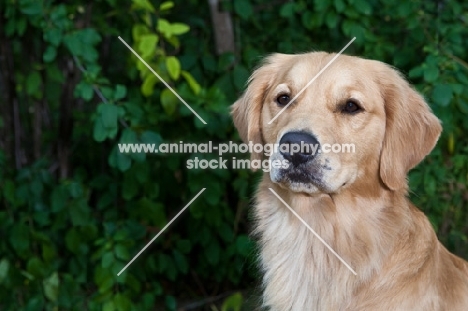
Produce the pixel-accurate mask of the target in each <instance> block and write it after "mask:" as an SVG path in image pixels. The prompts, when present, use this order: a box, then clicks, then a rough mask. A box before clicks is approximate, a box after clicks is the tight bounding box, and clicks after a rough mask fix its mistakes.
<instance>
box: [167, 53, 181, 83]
mask: <svg viewBox="0 0 468 311" xmlns="http://www.w3.org/2000/svg"><path fill="white" fill-rule="evenodd" d="M166 68H167V71H168V72H169V75H170V76H171V78H172V80H177V79H179V76H180V62H179V60H178V59H177V57H175V56H168V57H167V58H166Z"/></svg>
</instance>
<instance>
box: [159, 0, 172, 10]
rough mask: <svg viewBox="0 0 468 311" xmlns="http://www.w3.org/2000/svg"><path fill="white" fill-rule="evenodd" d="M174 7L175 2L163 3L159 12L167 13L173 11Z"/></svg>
mask: <svg viewBox="0 0 468 311" xmlns="http://www.w3.org/2000/svg"><path fill="white" fill-rule="evenodd" d="M173 7H174V2H172V1H164V2H163V3H161V5H160V6H159V10H160V11H166V10H169V9H172V8H173Z"/></svg>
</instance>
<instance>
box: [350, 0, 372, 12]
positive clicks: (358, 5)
mask: <svg viewBox="0 0 468 311" xmlns="http://www.w3.org/2000/svg"><path fill="white" fill-rule="evenodd" d="M354 8H355V9H356V11H358V12H359V13H362V14H364V15H370V14H371V13H372V7H371V5H370V4H369V2H368V1H366V0H354Z"/></svg>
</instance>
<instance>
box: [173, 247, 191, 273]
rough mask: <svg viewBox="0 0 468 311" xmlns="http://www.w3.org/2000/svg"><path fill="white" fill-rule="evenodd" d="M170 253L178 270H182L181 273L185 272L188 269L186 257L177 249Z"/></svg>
mask: <svg viewBox="0 0 468 311" xmlns="http://www.w3.org/2000/svg"><path fill="white" fill-rule="evenodd" d="M172 254H173V256H174V261H175V263H176V265H177V267H178V268H179V271H180V272H182V273H183V274H187V272H188V270H189V264H188V262H187V259H186V257H185V256H184V255H183V254H182V253H181V252H179V251H178V250H173V251H172Z"/></svg>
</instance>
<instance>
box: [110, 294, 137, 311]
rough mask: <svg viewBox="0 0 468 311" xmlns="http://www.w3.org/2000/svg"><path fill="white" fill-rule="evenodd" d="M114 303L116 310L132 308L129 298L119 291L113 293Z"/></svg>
mask: <svg viewBox="0 0 468 311" xmlns="http://www.w3.org/2000/svg"><path fill="white" fill-rule="evenodd" d="M114 305H115V306H116V307H117V311H129V310H132V309H133V308H132V302H131V301H130V299H129V298H128V297H127V296H125V295H123V294H121V293H118V294H117V295H115V297H114Z"/></svg>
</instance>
